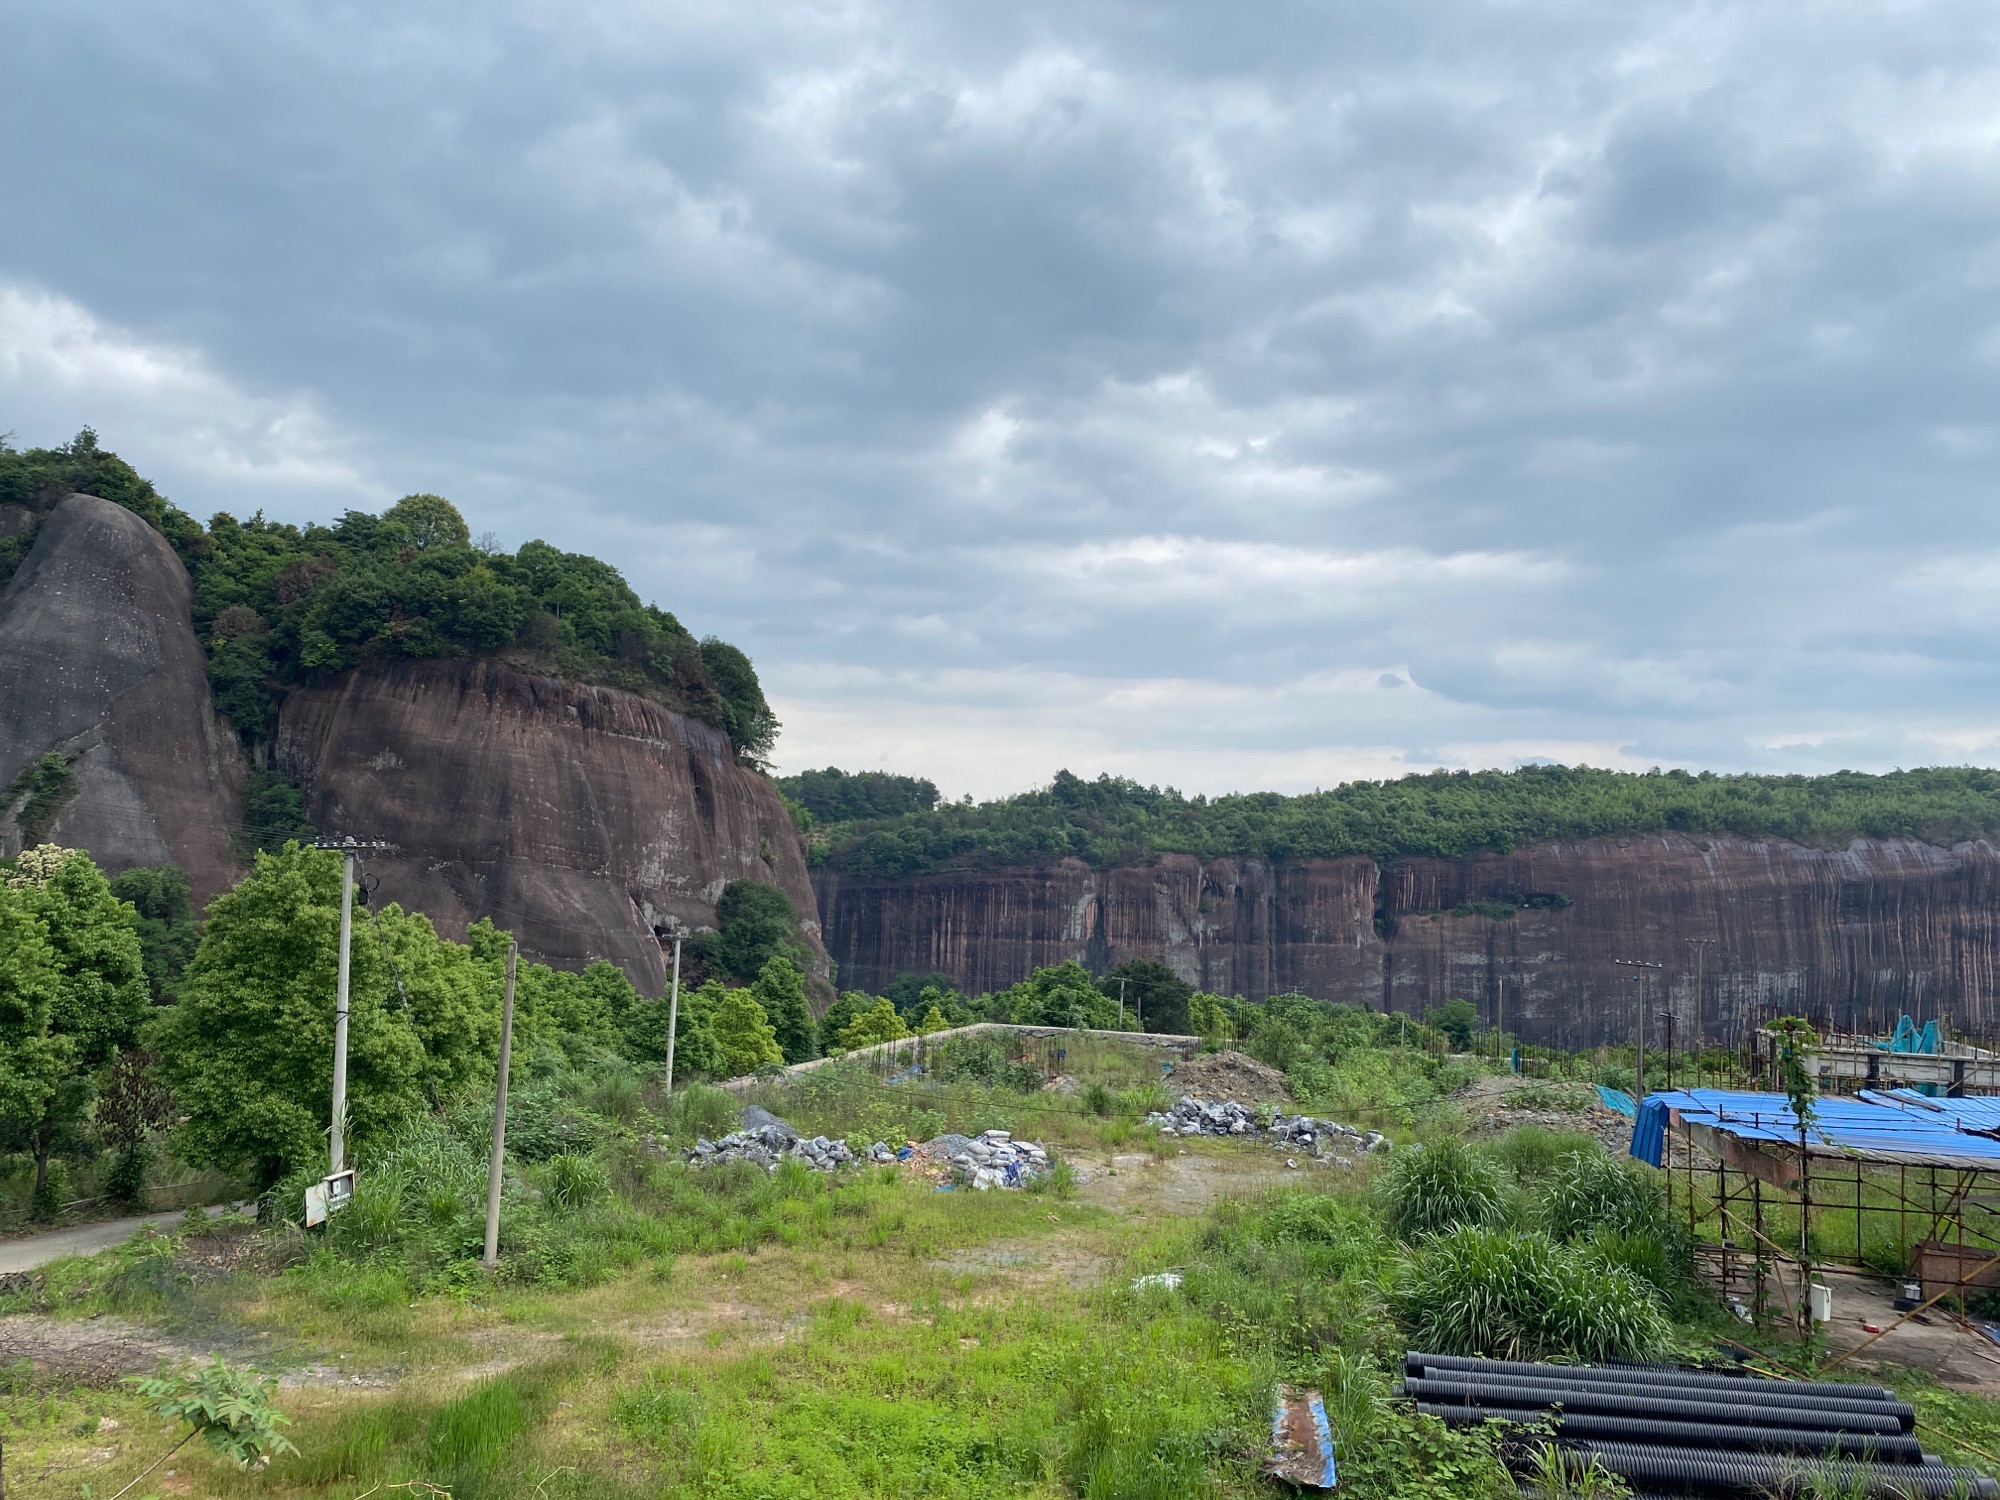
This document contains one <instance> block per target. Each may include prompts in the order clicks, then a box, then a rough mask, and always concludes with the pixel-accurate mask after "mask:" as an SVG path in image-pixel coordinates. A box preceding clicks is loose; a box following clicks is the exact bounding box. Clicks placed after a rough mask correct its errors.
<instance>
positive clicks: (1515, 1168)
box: [1486, 1125, 1604, 1188]
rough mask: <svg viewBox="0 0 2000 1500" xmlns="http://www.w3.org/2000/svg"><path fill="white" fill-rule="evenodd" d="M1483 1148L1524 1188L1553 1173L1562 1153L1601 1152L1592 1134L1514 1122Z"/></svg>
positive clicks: (1600, 1154) (1599, 1154)
mask: <svg viewBox="0 0 2000 1500" xmlns="http://www.w3.org/2000/svg"><path fill="white" fill-rule="evenodd" d="M1486 1151H1487V1154H1488V1155H1490V1156H1491V1157H1492V1158H1493V1159H1494V1160H1495V1161H1497V1162H1499V1163H1500V1165H1501V1166H1503V1167H1505V1168H1506V1169H1507V1170H1508V1171H1510V1172H1512V1173H1513V1174H1514V1177H1515V1180H1516V1181H1518V1182H1519V1183H1520V1184H1521V1185H1522V1186H1523V1187H1527V1188H1533V1187H1534V1186H1536V1185H1537V1184H1538V1183H1540V1182H1542V1181H1543V1180H1544V1179H1546V1178H1547V1177H1549V1176H1550V1175H1551V1174H1553V1173H1554V1172H1555V1170H1556V1164H1557V1163H1558V1162H1560V1161H1561V1160H1562V1159H1563V1158H1564V1157H1565V1156H1569V1155H1572V1154H1574V1153H1576V1152H1582V1153H1583V1154H1584V1155H1587V1156H1588V1155H1596V1156H1602V1155H1603V1154H1604V1148H1603V1147H1602V1146H1600V1145H1598V1144H1597V1140H1596V1138H1595V1137H1593V1136H1590V1135H1588V1134H1586V1133H1585V1132H1583V1131H1581V1130H1551V1129H1549V1128H1548V1127H1547V1126H1546V1125H1516V1126H1515V1127H1514V1128H1513V1129H1511V1130H1508V1131H1506V1132H1504V1133H1502V1134H1500V1135H1498V1136H1495V1137H1494V1138H1493V1140H1491V1141H1490V1142H1488V1143H1487V1146H1486Z"/></svg>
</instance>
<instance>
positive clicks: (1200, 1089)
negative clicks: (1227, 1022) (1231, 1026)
mask: <svg viewBox="0 0 2000 1500" xmlns="http://www.w3.org/2000/svg"><path fill="white" fill-rule="evenodd" d="M1165 1083H1166V1086H1167V1088H1168V1090H1169V1091H1170V1092H1172V1093H1174V1094H1192V1095H1194V1096H1195V1097H1196V1098H1198V1099H1218V1100H1219V1099H1234V1100H1235V1101H1236V1102H1237V1103H1238V1104H1282V1103H1284V1102H1285V1101H1286V1100H1288V1099H1290V1098H1291V1097H1292V1096H1291V1092H1290V1091H1289V1090H1288V1089H1287V1088H1286V1087H1285V1075H1284V1074H1283V1073H1280V1072H1279V1071H1278V1070H1277V1069H1276V1068H1273V1067H1271V1066H1269V1065H1268V1064H1265V1063H1260V1062H1258V1061H1257V1059H1256V1058H1254V1057H1245V1056H1244V1055H1243V1054H1242V1053H1241V1052H1213V1053H1210V1054H1209V1055H1208V1056H1207V1057H1191V1058H1189V1059H1188V1060H1187V1061H1186V1062H1181V1063H1175V1064H1174V1069H1173V1071H1172V1072H1171V1073H1169V1074H1167V1076H1166V1079H1165Z"/></svg>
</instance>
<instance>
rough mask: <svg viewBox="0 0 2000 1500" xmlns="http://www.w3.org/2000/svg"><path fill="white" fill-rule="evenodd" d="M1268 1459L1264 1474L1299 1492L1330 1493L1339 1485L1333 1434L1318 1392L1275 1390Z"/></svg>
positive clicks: (1285, 1387) (1324, 1405)
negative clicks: (1292, 1485) (1274, 1406)
mask: <svg viewBox="0 0 2000 1500" xmlns="http://www.w3.org/2000/svg"><path fill="white" fill-rule="evenodd" d="M1271 1449H1272V1453H1271V1457H1270V1460H1269V1461H1268V1462H1267V1463H1266V1464H1265V1465H1264V1472H1265V1473H1266V1474H1267V1475H1269V1476H1270V1477H1271V1478H1273V1479H1282V1480H1284V1481H1286V1482H1287V1483H1289V1484H1295V1485H1298V1486H1299V1487H1300V1488H1301V1489H1308V1490H1330V1489H1332V1488H1333V1487H1334V1486H1335V1485H1336V1484H1338V1483H1339V1482H1340V1479H1339V1475H1338V1474H1336V1473H1335V1471H1334V1466H1333V1433H1332V1431H1331V1430H1330V1429H1329V1428H1328V1427H1327V1425H1326V1403H1325V1402H1324V1401H1322V1400H1321V1399H1320V1394H1319V1392H1318V1391H1314V1390H1301V1389H1299V1388H1298V1387H1296V1386H1289V1385H1286V1386H1280V1387H1279V1388H1278V1404H1277V1410H1276V1411H1275V1412H1274V1413H1273V1414H1272V1417H1271Z"/></svg>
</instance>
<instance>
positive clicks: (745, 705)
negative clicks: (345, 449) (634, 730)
mask: <svg viewBox="0 0 2000 1500" xmlns="http://www.w3.org/2000/svg"><path fill="white" fill-rule="evenodd" d="M74 491H81V492H83V493H86V494H92V495H97V496H99V497H101V498H103V499H106V500H111V501H115V502H116V503H118V504H120V505H122V506H124V507H125V508H126V509H128V510H131V511H133V512H135V513H136V514H138V515H139V516H141V517H143V518H144V519H145V520H146V521H147V522H149V523H150V524H151V525H152V526H153V527H154V528H155V529H156V530H157V531H159V532H160V533H161V534H162V535H163V536H165V537H166V538H167V540H168V541H169V542H171V543H172V544H173V547H174V550H175V551H176V552H177V553H179V555H180V557H181V560H182V561H183V562H185V563H186V564H187V568H188V571H189V573H190V574H191V575H192V577H193V580H194V595H195V597H194V625H195V631H196V633H197V634H198V635H199V636H200V637H201V640H202V644H203V646H204V647H205V648H206V649H207V651H208V658H209V676H210V679H211V681H212V683H213V684H214V688H215V697H216V706H217V707H218V708H219V709H220V710H221V711H222V712H223V713H225V714H227V715H228V716H229V718H230V720H231V722H232V723H233V724H234V725H235V727H236V730H237V732H238V733H239V734H240V735H241V736H242V738H243V740H244V742H245V744H246V746H248V747H249V748H250V749H251V750H252V751H253V752H254V751H256V750H257V749H258V748H259V747H261V746H262V745H264V744H265V743H267V742H268V741H269V739H270V737H271V735H272V733H273V732H274V730H275V727H276V720H277V709H278V705H279V703H280V702H282V700H283V698H284V695H285V693H286V691H287V690H288V689H290V688H291V687H294V686H297V685H299V684H301V683H306V682H310V681H315V680H323V679H324V678H326V677H327V676H330V675H331V674H333V673H335V672H339V671H342V670H344V669H345V668H348V667H354V666H360V665H364V664H367V663H370V662H381V661H391V660H396V659H409V658H424V657H454V656H474V655H486V656H496V657H501V658H504V659H506V660H509V661H512V662H515V663H516V664H518V665H520V666H522V667H524V668H527V669H528V670H531V671H538V672H545V673H548V674H551V675H555V676H561V677H566V678H569V679H571V680H574V681H580V682H592V683H603V684H606V685H609V686H613V687H619V688H624V689H626V690H628V691H630V692H634V693H639V694H642V695H644V696H645V697H648V698H652V699H654V700H655V701H657V702H660V703H663V704H665V705H666V706H667V707H669V708H673V709H676V710H679V711H682V712H685V713H688V714H690V715H692V716H693V717H695V718H698V719H701V720H703V721H705V722H707V723H709V724H713V725H715V726H716V727H717V728H719V729H722V730H725V731H726V732H727V733H728V735H729V737H730V741H731V743H732V744H734V745H735V747H736V751H737V753H738V755H739V756H741V757H742V758H743V759H744V760H745V761H747V762H750V763H752V764H757V765H761V764H762V763H763V762H764V760H765V758H766V757H767V756H768V755H769V753H770V750H771V746H772V744H773V742H774V741H775V739H776V737H777V732H778V723H777V720H776V719H775V718H774V717H773V716H772V713H771V710H770V707H769V705H768V704H767V703H766V702H765V701H764V694H763V690H762V688H761V687H760V686H759V685H758V681H757V674H756V672H755V671H754V670H753V669H752V667H751V664H750V661H749V658H748V657H746V656H745V655H744V654H743V653H742V652H741V651H739V650H738V649H737V648H736V647H734V646H731V645H729V644H728V643H727V642H724V641H720V640H717V639H716V638H715V637H713V636H710V637H708V638H706V639H703V640H696V638H695V636H694V635H693V633H692V632H690V631H689V630H688V629H687V628H686V627H685V626H683V625H682V624H681V622H680V621H679V620H677V619H676V618H675V617H674V616H673V615H672V614H670V613H668V612H667V611H666V610H663V609H660V608H658V607H657V606H655V605H651V604H645V603H642V602H641V601H640V599H639V596H638V595H637V594H635V593H633V591H632V589H631V588H630V586H629V585H627V583H626V582H625V580H624V578H623V577H622V576H620V574H619V572H618V570H617V569H616V568H613V567H611V566H609V565H608V564H606V563H602V562H599V561H598V560H597V559H596V558H592V557H584V556H581V555H579V554H577V553H574V552H563V551H559V550H558V549H557V548H555V547H552V546H550V545H549V544H548V543H547V542H541V541H532V542H529V543H527V544H526V545H525V546H523V547H522V548H521V549H520V550H519V551H518V552H514V553H511V554H510V553H507V552H504V551H502V550H500V549H499V548H498V547H497V546H496V545H494V544H493V543H492V542H491V541H490V540H487V539H483V538H482V539H481V540H479V541H474V540H473V538H472V536H471V534H470V531H469V529H468V528H467V526H466V524H465V520H464V518H463V517H462V516H461V515H460V514H459V513H458V511H457V510H456V509H455V508H454V507H453V506H452V505H451V503H450V502H449V501H447V500H445V499H443V498H442V497H440V496H437V495H410V496H407V497H405V498H404V499H403V500H401V501H399V502H398V503H397V504H396V505H394V506H392V507H391V508H390V509H389V510H388V511H386V512H384V513H383V514H382V515H379V516H373V515H369V514H367V513H365V512H362V511H349V512H347V513H346V514H345V515H343V516H341V517H340V518H339V519H338V520H336V521H334V522H333V523H332V524H331V525H318V524H314V525H309V526H305V527H298V526H292V525H287V524H285V523H282V522H276V521H267V520H265V519H264V517H263V515H262V513H261V512H260V513H258V514H256V515H253V516H251V517H249V518H248V519H247V520H238V519H237V518H236V517H234V516H231V515H229V514H227V513H222V512H219V513H217V514H216V515H215V516H213V517H211V518H210V520H209V522H208V524H207V525H206V526H203V525H202V524H201V523H200V522H199V521H196V520H195V519H194V518H193V517H192V516H190V515H188V514H187V513H186V512H184V511H182V510H180V509H179V508H178V507H176V506H174V505H173V504H171V503H170V502H169V501H168V500H167V499H166V498H165V497H164V496H163V495H161V494H160V493H159V491H158V490H157V489H155V488H154V486H153V485H152V484H151V483H150V482H149V481H148V480H146V479H145V478H143V477H142V476H141V475H140V474H139V473H138V472H137V471H136V470H134V469H133V468H132V466H131V465H130V464H128V463H126V462H125V461H124V460H123V459H121V458H119V457H118V456H117V454H115V453H112V452H111V451H109V450H108V449H105V448H102V447H100V446H99V445H98V441H97V435H96V434H95V433H94V432H91V431H90V430H89V429H87V428H86V429H85V430H84V431H83V432H81V433H79V434H78V435H77V436H76V437H75V438H74V439H73V440H72V441H70V442H68V443H65V444H63V445H62V446H60V447H56V448H30V449H26V450H18V449H14V448H11V447H9V446H8V445H7V444H6V443H5V442H4V441H0V507H9V506H18V507H21V509H20V510H11V511H4V512H0V519H6V518H7V517H12V520H11V521H10V522H9V524H7V525H5V526H0V586H4V585H5V584H6V582H7V580H8V579H9V578H11V577H12V576H13V573H14V571H15V569H16V568H17V567H19V565H20V563H21V561H22V559H23V558H25V557H26V555H27V551H28V548H29V547H30V546H31V545H32V542H33V536H34V528H35V526H36V524H37V523H38V521H39V517H40V516H41V515H43V514H45V513H46V512H47V511H48V510H49V509H50V508H51V507H53V506H54V505H55V504H56V503H57V502H58V501H59V500H61V498H62V497H63V496H64V495H67V494H70V493H72V492H74ZM24 513H25V520H23V516H24ZM284 831H292V830H284Z"/></svg>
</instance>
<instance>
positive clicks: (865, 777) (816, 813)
mask: <svg viewBox="0 0 2000 1500" xmlns="http://www.w3.org/2000/svg"><path fill="white" fill-rule="evenodd" d="M778 789H779V790H780V791H782V792H783V793H784V794H785V795H786V796H787V797H789V798H791V799H792V801H794V802H796V803H798V804H799V805H800V806H801V807H803V808H804V809H805V810H806V811H807V812H809V813H811V814H812V815H813V817H814V818H816V819H817V820H818V821H820V822H822V823H854V822H859V821H862V820H863V819H875V818H898V817H901V816H902V815H903V814H904V813H922V812H929V811H930V810H931V809H932V808H934V807H936V806H937V805H938V789H937V783H936V782H934V781H932V780H931V779H930V778H929V777H925V776H898V775H896V774H894V773H893V772H889V771H842V770H839V769H837V768H836V767H833V766H828V767H827V768H826V769H825V770H823V771H801V772H800V773H799V774H798V775H796V776H780V777H779V778H778Z"/></svg>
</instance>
